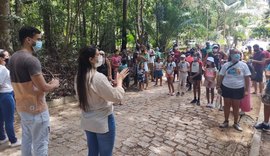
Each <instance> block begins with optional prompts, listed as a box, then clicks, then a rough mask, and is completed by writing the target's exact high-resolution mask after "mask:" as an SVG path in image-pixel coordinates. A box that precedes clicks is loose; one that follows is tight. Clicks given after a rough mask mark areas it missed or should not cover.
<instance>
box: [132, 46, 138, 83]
mask: <svg viewBox="0 0 270 156" xmlns="http://www.w3.org/2000/svg"><path fill="white" fill-rule="evenodd" d="M138 56H139V52H138V51H135V52H134V53H133V58H132V65H133V79H134V83H133V84H132V86H135V87H137V86H138V66H139V57H138Z"/></svg>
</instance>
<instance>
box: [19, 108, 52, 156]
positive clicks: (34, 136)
mask: <svg viewBox="0 0 270 156" xmlns="http://www.w3.org/2000/svg"><path fill="white" fill-rule="evenodd" d="M19 114H20V117H21V126H22V145H21V152H22V156H32V155H33V156H48V144H49V132H50V127H49V126H50V125H49V124H50V115H49V111H48V110H47V111H44V112H42V113H39V114H36V115H33V114H29V113H25V112H19Z"/></svg>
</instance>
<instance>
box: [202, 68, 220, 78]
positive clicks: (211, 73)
mask: <svg viewBox="0 0 270 156" xmlns="http://www.w3.org/2000/svg"><path fill="white" fill-rule="evenodd" d="M216 72H217V69H216V68H205V76H206V77H209V78H214V77H215V75H216Z"/></svg>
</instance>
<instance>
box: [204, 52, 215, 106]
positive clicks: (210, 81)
mask: <svg viewBox="0 0 270 156" xmlns="http://www.w3.org/2000/svg"><path fill="white" fill-rule="evenodd" d="M216 75H217V69H216V67H215V62H214V58H213V57H208V58H207V61H206V68H205V72H204V77H205V81H204V86H205V87H206V98H207V105H206V107H209V108H212V107H213V102H214V88H215V86H216V84H215V79H216ZM210 90H211V102H210V97H209V92H210Z"/></svg>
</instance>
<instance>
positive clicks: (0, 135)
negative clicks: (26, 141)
mask: <svg viewBox="0 0 270 156" xmlns="http://www.w3.org/2000/svg"><path fill="white" fill-rule="evenodd" d="M14 111H15V101H14V94H13V92H10V93H0V140H4V139H6V135H5V130H6V133H7V136H8V139H9V141H10V142H11V143H15V142H17V138H16V136H15V132H14ZM4 125H5V128H4Z"/></svg>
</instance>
